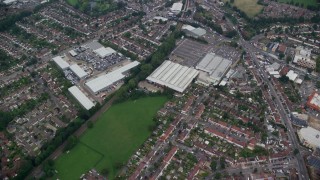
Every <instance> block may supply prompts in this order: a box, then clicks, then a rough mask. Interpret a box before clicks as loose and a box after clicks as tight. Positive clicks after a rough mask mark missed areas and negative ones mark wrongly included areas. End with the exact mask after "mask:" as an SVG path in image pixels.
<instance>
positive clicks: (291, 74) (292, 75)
mask: <svg viewBox="0 0 320 180" xmlns="http://www.w3.org/2000/svg"><path fill="white" fill-rule="evenodd" d="M286 76H287V77H288V78H289V79H290V80H291V81H294V80H296V78H297V77H298V74H297V73H295V72H294V71H293V70H290V71H289V72H288V73H287V75H286Z"/></svg>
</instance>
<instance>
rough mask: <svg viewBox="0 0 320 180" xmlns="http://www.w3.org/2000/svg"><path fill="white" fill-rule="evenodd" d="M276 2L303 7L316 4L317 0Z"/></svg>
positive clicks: (283, 0)
mask: <svg viewBox="0 0 320 180" xmlns="http://www.w3.org/2000/svg"><path fill="white" fill-rule="evenodd" d="M278 2H281V3H287V4H292V5H296V6H304V7H308V6H313V7H315V6H317V0H278Z"/></svg>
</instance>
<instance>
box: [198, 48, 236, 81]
mask: <svg viewBox="0 0 320 180" xmlns="http://www.w3.org/2000/svg"><path fill="white" fill-rule="evenodd" d="M231 64H232V61H230V60H228V59H225V58H223V57H221V56H218V55H216V54H215V53H209V54H207V55H206V56H205V57H204V58H203V59H202V60H201V61H200V62H199V64H198V65H197V66H196V69H198V70H201V71H204V72H206V73H208V75H209V76H208V77H207V78H205V77H202V78H201V79H202V80H201V81H203V80H204V81H206V82H205V84H210V83H213V84H215V85H216V84H217V83H218V82H219V81H220V80H221V78H222V77H223V75H224V74H225V73H226V72H227V70H228V68H229V67H230V66H231Z"/></svg>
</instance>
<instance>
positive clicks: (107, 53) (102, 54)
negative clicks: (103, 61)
mask: <svg viewBox="0 0 320 180" xmlns="http://www.w3.org/2000/svg"><path fill="white" fill-rule="evenodd" d="M94 52H95V53H97V54H98V55H99V56H100V57H101V58H104V57H106V56H110V55H111V54H114V53H116V51H115V50H113V49H112V48H110V47H107V48H105V47H101V48H99V49H96V50H94Z"/></svg>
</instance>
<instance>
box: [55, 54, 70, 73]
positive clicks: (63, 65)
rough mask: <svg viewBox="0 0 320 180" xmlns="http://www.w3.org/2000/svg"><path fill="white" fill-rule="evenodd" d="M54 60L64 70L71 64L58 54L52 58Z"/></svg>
mask: <svg viewBox="0 0 320 180" xmlns="http://www.w3.org/2000/svg"><path fill="white" fill-rule="evenodd" d="M52 60H53V61H54V62H55V63H56V64H57V65H58V66H59V67H60V68H61V69H62V70H66V69H68V68H69V66H70V64H69V63H68V62H67V61H65V60H63V59H62V57H61V56H57V57H54V58H52Z"/></svg>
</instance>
